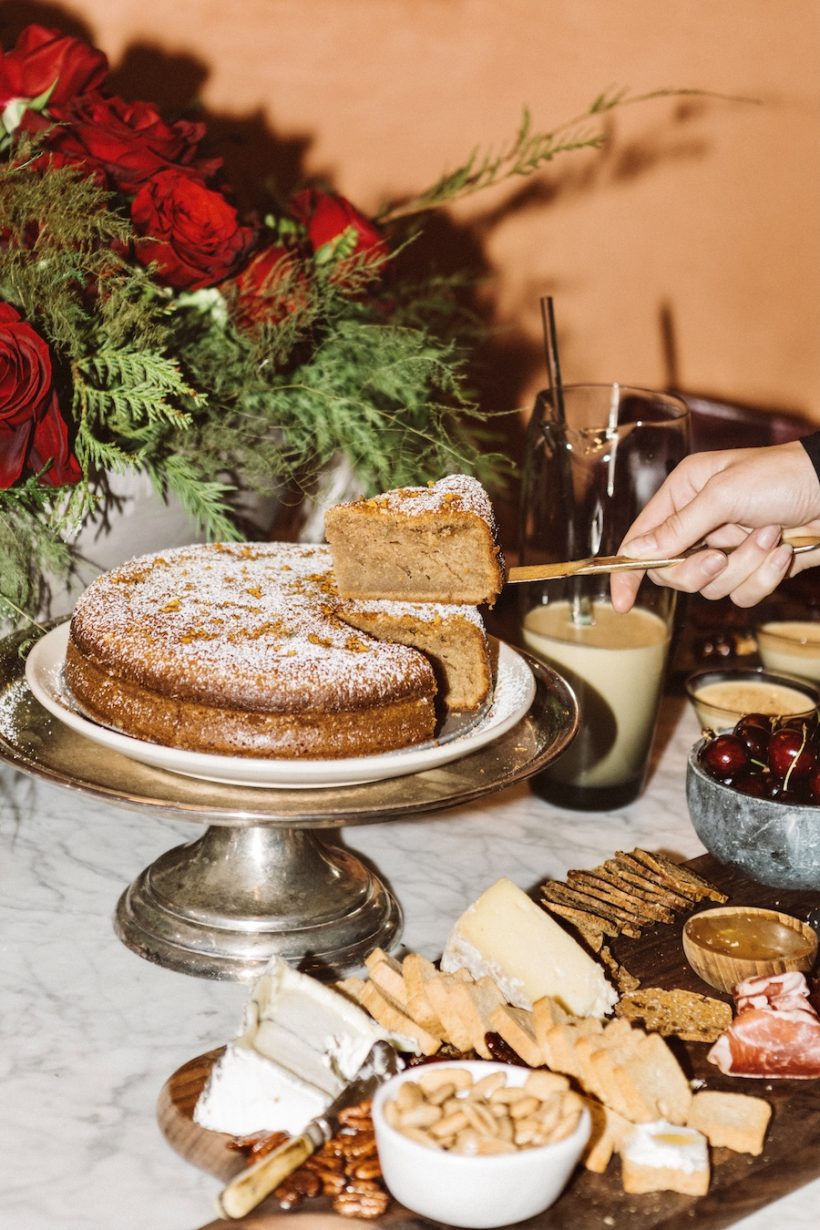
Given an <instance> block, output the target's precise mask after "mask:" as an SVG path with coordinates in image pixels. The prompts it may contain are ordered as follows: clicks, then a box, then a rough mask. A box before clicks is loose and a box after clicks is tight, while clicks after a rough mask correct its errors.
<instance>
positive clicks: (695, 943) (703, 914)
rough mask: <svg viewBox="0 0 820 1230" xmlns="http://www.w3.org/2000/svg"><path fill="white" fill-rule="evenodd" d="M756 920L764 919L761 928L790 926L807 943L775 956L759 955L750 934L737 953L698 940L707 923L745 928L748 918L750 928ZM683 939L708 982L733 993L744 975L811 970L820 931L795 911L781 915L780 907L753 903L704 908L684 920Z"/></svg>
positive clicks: (694, 966)
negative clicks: (742, 948) (744, 945)
mask: <svg viewBox="0 0 820 1230" xmlns="http://www.w3.org/2000/svg"><path fill="white" fill-rule="evenodd" d="M755 919H759V920H760V923H758V927H760V926H761V925H762V926H765V925H766V924H767V923H769V924H772V926H773V929H774V930H775V931H776V927H777V924H779V925H780V926H781V927H786V928H788V930H789V931H794V932H796V933H797V935H798V936H799V937H800V939H801V940H802V941H803V942H802V943H799V944H798V945H797V950H796V951H791V952H789V954H788V955H782V956H771V955H770V954H769V953H767V954H766V955H764V956H758V957H756V956H755V955H754V938H753V937H750V938H749V939H748V942H747V945H746V947H745V950H744V954H743V955H742V956H734V955H733V954H732V953H731V951H729V950H728V945H727V949H726V950H722V949H721V948H719V947H710V946H707V944H705V943H704V942H702V941H701V940H699V939H698V937H697V934H696V932H697V929H698V928H702V927H703V925H704V922H706V923H710V922H715V923H718V924H719V923H721V922H724V923H725V925H726V928H727V931H728V929H729V928H730V927H732V926H733V924H734V925H736V926H738V927H739V928H742V924H743V921H744V920H748V927H749V928H750V929H753V928H754V927H755ZM682 938H683V951H684V953H685V954H686V960H687V961H688V962H689V964H690V965H691V966H692V969H693V970H694V971H695V973H696V974H697V975H698V977H699V978H702V979H703V981H704V982H708V983H709V986H710V987H715V988H717V990H718V991H729V992H730V993H731V990H732V988H733V987H734V986H736V985H737V983H739V982H743V980H744V978H754V977H756V976H757V975H759V974H783V973H785V972H786V971H787V970H800V971H802V972H804V973H807V972H808V971H809V970H810V969H811V968H812V966H813V965H814V962H815V959H816V957H817V944H818V936H817V932H816V931H815V930H814V928H813V927H810V926H809V924H808V923H804V922H802V921H801V920H800V919H799V918H793V917H792V915H791V914H781V913H780V912H779V911H778V910H763V909H758V908H757V907H755V906H751V905H732V906H720V907H718V908H717V909H714V910H701V911H700V912H699V913H697V914H693V915H692V917H691V918H689V919H688V920H687V921H686V922H685V923H684V926H683V935H682Z"/></svg>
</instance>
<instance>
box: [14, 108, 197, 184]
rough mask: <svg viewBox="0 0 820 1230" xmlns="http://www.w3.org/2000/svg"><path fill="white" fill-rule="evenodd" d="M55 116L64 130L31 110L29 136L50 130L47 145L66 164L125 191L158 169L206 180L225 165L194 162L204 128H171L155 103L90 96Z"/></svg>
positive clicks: (176, 125)
mask: <svg viewBox="0 0 820 1230" xmlns="http://www.w3.org/2000/svg"><path fill="white" fill-rule="evenodd" d="M50 112H51V117H52V119H53V120H56V121H58V122H59V127H54V128H52V127H50V121H49V120H46V119H45V118H44V117H43V116H40V115H36V114H34V113H32V112H27V114H26V116H25V118H24V120H23V124H22V127H23V128H25V129H26V131H28V132H42V131H43V130H45V129H47V128H48V129H49V132H48V136H47V137H46V139H45V143H46V145H47V147H48V149H49V151H50V152H51V153H52V156H53V157H56V158H59V159H60V160H61V163H62V165H65V164H66V163H68V162H72V163H76V164H78V165H79V166H82V167H85V168H86V169H87V171H88V173H89V174H91V173H96V174H97V175H99V172H104V174H105V176H106V177H107V181H110V183H111V184H112V185H114V186H115V187H117V188H119V189H120V190H121V191H123V192H136V191H137V189H138V188H139V187H140V186H141V185H142V184H144V183H145V182H146V180H149V179H150V178H151V177H152V176H153V175H156V174H157V173H158V172H159V171H166V170H183V171H185V172H186V174H188V175H196V176H199V177H200V178H206V177H207V176H208V175H212V174H213V173H214V172H215V171H216V170H218V169H219V167H220V165H221V160H220V159H214V160H210V161H200V162H196V161H195V155H196V148H197V145H198V144H199V142H200V141H201V140H202V137H203V135H204V133H205V125H204V124H193V123H189V122H188V121H187V120H177V121H176V122H175V123H173V124H166V122H165V120H163V118H162V116H161V115H160V114H159V112H158V111H157V109H156V108H155V107H153V106H152V105H151V103H146V102H126V101H125V100H124V99H122V98H116V97H114V98H104V97H103V95H102V94H87V95H84V96H83V97H82V98H77V99H74V100H73V101H72V102H70V103H69V104H68V105H67V106H65V107H51V108H50Z"/></svg>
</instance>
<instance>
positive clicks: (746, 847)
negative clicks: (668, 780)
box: [686, 739, 820, 891]
mask: <svg viewBox="0 0 820 1230" xmlns="http://www.w3.org/2000/svg"><path fill="white" fill-rule="evenodd" d="M705 743H706V739H700V740H699V741H698V742H697V743H696V744H695V746H694V747H693V748H692V751H691V752H690V753H689V762H688V765H687V769H686V802H687V804H688V807H689V818H690V819H691V821H692V825H693V827H694V829H695V832H696V833H697V835H698V837H699V838H700V840H701V841H702V842H703V844H704V846H705V847H706V849H707V850H708V851H709V853H710V854H711V855H713V857H714V858H716V859H717V860H718V862H720V863H724V864H726V865H727V866H729V867H735V868H737V870H738V871H742V872H743V874H744V875H746V876H749V877H750V878H751V879H752V880H757V881H758V883H760V884H766V885H768V886H769V887H771V888H790V889H815V890H818V891H820V806H815V805H813V804H810V803H780V802H778V801H777V800H776V799H756V798H752V797H751V796H749V795H745V794H741V793H740V792H739V791H738V790H733V789H732V787H731V786H725V785H724V784H723V783H722V782H716V781H715V780H714V779H713V778H711V777H709V775H708V774H707V773H705V772H704V770H703V769H702V768H701V766H700V764H699V762H698V757H699V755H700V751H701V748H702V747H703V746H704V744H705Z"/></svg>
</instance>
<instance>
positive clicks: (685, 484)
mask: <svg viewBox="0 0 820 1230" xmlns="http://www.w3.org/2000/svg"><path fill="white" fill-rule="evenodd" d="M783 529H787V530H789V532H790V533H792V534H794V535H801V534H803V535H810V534H812V535H820V483H818V481H817V475H816V473H815V471H814V467H813V466H812V463H811V461H810V460H809V457H808V454H807V453H806V451H805V449H804V448H803V446H802V445H801V444H800V443H799V442H798V441H794V442H791V443H789V444H777V445H772V446H770V447H766V448H744V449H727V450H723V451H720V452H711V453H693V454H692V455H691V456H689V457H686V458H684V460H683V461H682V462H681V463H680V464H679V465H678V466H676V467H675V469H674V470H673V471H672V473H671V474H670V475H669V477H668V478H667V479H666V481H665V482H664V483H663V485H662V486H661V487H660V489H659V490H658V491H657V492H656V493H655V495H654V496H653V497H652V499H651V500H650V501H649V502H648V504H647V505H646V507H645V508H644V509H643V510H642V511H641V512H640V514H639V515H638V516H637V517H636V519H635V521H634V522H633V524H632V526H631V527H630V529H629V530H628V531H627V534H626V537H625V538H624V541H623V543H622V544H621V547H620V552H619V553H620V554H622V555H631V556H633V557H636V558H637V557H649V558H650V559H651V558H652V557H653V556H657V557H658V559H661V558H663V557H668V556H675V555H680V554H682V553H683V552H684V551H686V550H688V549H689V548H690V547H693V546H695V545H696V544H698V543H700V542H703V543H706V544H708V548H710V549H707V548H705V549H704V550H703V551H698V552H697V553H696V554H694V555H692V556H690V557H689V559H687V560H685V561H684V562H683V563H682V564H676V565H675V566H674V567H671V568H664V569H657V570H655V571H654V572H653V571H651V570H650V571H649V576H650V577H651V578H652V580H653V581H655V582H656V583H657V584H658V585H666V586H669V587H670V588H672V589H678V590H683V591H686V592H688V593H696V592H700V593H701V594H703V596H704V597H705V598H712V599H716V598H725V597H727V596H729V597H731V599H732V601H733V602H734V603H735V604H736V605H737V606H742V607H748V606H754V605H755V603H757V602H760V601H761V600H762V599H763V598H765V597H766V596H767V595H768V594H770V593H771V592H772V591H773V590H774V589H776V588H777V586H778V585H779V584H780V582H781V581H782V580H783V578H784V577H785V576H786V575H787V574H788V575H794V574H796V573H798V572H801V571H803V569H805V568H811V567H812V566H814V565H817V564H820V548H818V550H817V551H809V552H806V553H805V554H803V555H798V556H795V555H794V553H793V552H792V549H791V547H789V546H788V545H786V544H783V543H781V541H780V538H781V532H782V530H783ZM720 548H732V553H731V555H726V554H724V552H723V551H722V550H720ZM643 576H644V573H643V572H619V573H613V574H612V576H611V579H610V589H611V595H612V605H613V607H614V608H615V610H616V611H628V610H629V609H630V607H631V606H632V605H633V603H634V601H635V595H636V594H637V592H638V586H639V585H640V583H641V580H642V578H643Z"/></svg>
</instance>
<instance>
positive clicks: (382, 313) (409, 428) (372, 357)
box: [0, 25, 632, 619]
mask: <svg viewBox="0 0 820 1230" xmlns="http://www.w3.org/2000/svg"><path fill="white" fill-rule="evenodd" d="M107 75H108V64H107V60H106V57H105V55H104V54H103V53H102V52H101V51H99V50H97V49H96V48H94V47H92V46H90V45H88V44H87V43H84V42H82V41H81V40H78V39H75V38H72V37H69V36H66V35H64V34H62V33H60V32H59V31H58V30H52V29H46V28H44V27H42V26H37V25H33V26H29V27H28V28H27V29H26V30H24V31H23V33H22V34H21V35H20V37H19V39H18V40H17V43H16V45H15V46H14V47H12V48H10V49H8V50H5V51H3V50H0V616H9V615H11V616H12V618H16V619H19V618H22V617H29V618H30V617H31V616H32V615H33V614H34V613H35V612H36V611H37V610H39V609H41V607H42V603H43V600H44V592H43V591H44V578H45V577H46V576H52V577H53V576H58V577H59V576H60V575H61V574H65V573H66V572H67V571H68V570H70V568H71V565H72V548H71V542H72V539H73V536H74V535H75V534H76V532H77V529H78V527H80V526H81V525H82V524H83V522H84V520H85V519H86V518H87V517H88V516H89V514H91V513H92V512H93V511H94V510H95V508H98V507H99V506H100V504H104V502H105V500H106V493H107V491H108V486H107V483H108V476H109V475H111V474H117V473H122V472H127V471H138V472H141V473H143V474H145V475H148V476H149V477H150V479H151V481H152V483H153V484H154V486H155V487H156V489H157V491H159V492H160V493H162V494H163V495H164V496H173V497H174V498H175V499H176V500H178V501H179V502H180V503H181V504H182V505H183V507H184V508H185V509H186V510H187V511H188V513H189V514H191V515H192V517H193V518H194V520H195V521H196V522H197V523H198V524H199V525H200V527H201V528H202V530H203V531H204V532H205V533H206V534H207V535H208V536H211V537H214V536H217V537H221V538H224V539H230V538H236V537H238V536H239V535H240V531H239V529H238V528H237V524H236V522H235V520H234V519H233V517H232V505H231V500H232V495H233V493H234V492H236V491H237V490H257V491H266V490H270V488H271V487H272V486H273V485H274V484H282V483H290V484H294V483H295V484H301V485H302V486H303V485H304V484H306V483H309V482H310V480H311V478H312V477H313V476H315V475H316V474H317V473H318V472H320V471H321V470H322V469H323V467H325V466H326V465H327V464H328V463H329V462H330V461H331V460H332V459H334V458H336V457H338V456H339V455H340V454H341V455H343V456H344V457H345V458H346V459H347V462H348V464H349V467H350V470H351V471H352V473H353V475H354V476H355V479H356V481H357V482H358V484H359V485H360V487H361V489H362V490H364V491H372V490H376V489H379V488H384V487H388V486H391V485H395V484H402V483H406V482H413V483H417V482H420V481H425V480H426V479H428V478H434V477H438V476H440V475H441V474H442V473H445V472H448V471H452V470H464V471H468V472H472V473H477V474H479V476H481V477H483V478H484V479H485V480H488V479H490V480H491V476H492V473H493V470H494V467H495V465H496V463H497V461H498V458H497V457H496V456H495V455H493V454H491V453H489V452H488V438H489V424H488V421H487V419H488V416H487V415H486V414H483V413H482V412H481V410H480V409H479V407H478V406H476V405H475V404H474V402H473V400H472V398H471V395H470V391H469V388H468V385H467V379H466V375H465V366H464V359H465V353H464V351H463V349H462V345H463V343H464V342H465V340H466V339H467V338H468V336H469V334H468V332H467V331H466V322H465V318H464V316H463V315H460V312H459V308H458V306H457V302H458V300H457V295H456V293H455V285H454V281H453V280H448V279H445V278H443V277H436V276H432V275H431V276H430V277H428V278H426V279H422V280H418V279H416V280H415V281H414V282H413V283H412V284H410V283H409V282H408V281H407V280H406V279H405V278H403V277H401V276H399V275H398V274H397V272H396V269H397V261H396V257H397V254H398V253H400V252H401V251H402V249H403V248H404V247H405V246H406V245H408V244H410V243H413V242H415V240H416V239H417V238H418V235H419V230H420V223H419V219H420V218H423V217H424V216H425V214H426V213H427V212H428V211H429V210H431V209H435V208H437V207H439V206H441V205H444V204H446V203H448V202H450V201H452V200H455V199H457V198H459V197H462V196H464V195H466V194H468V193H471V192H475V191H477V190H479V189H482V188H485V187H488V186H490V185H492V184H496V183H498V182H500V181H502V180H503V179H505V178H508V177H510V176H514V175H527V174H529V173H531V172H532V171H534V170H535V169H536V168H538V167H539V166H542V165H543V164H544V163H545V162H547V161H549V160H550V159H552V158H553V157H554V156H555V155H556V154H557V153H559V152H561V151H565V150H571V149H579V148H584V147H596V146H599V145H600V144H601V143H602V141H603V133H602V131H600V130H599V129H598V128H592V129H590V128H588V127H584V126H583V124H582V122H581V121H583V120H584V119H585V118H588V117H592V116H594V117H597V116H598V115H599V114H600V113H602V112H604V111H607V110H609V109H611V108H612V107H613V106H615V105H617V104H619V103H620V102H623V101H625V96H624V95H623V94H622V93H621V94H613V95H610V96H607V97H602V98H600V99H598V100H596V102H595V103H594V104H593V105H592V107H591V108H590V110H589V112H588V117H581V120H579V121H575V122H571V123H568V124H565V125H562V126H561V127H560V128H558V129H556V130H554V131H552V132H548V133H537V132H533V131H532V130H531V127H530V122H529V117H528V115H527V114H526V113H525V115H524V120H523V122H522V124H521V127H520V129H519V131H518V133H517V136H516V137H515V139H514V141H513V142H512V143H511V145H510V147H509V149H507V150H506V151H504V152H502V153H501V154H498V155H496V156H492V155H489V154H488V155H486V156H482V155H480V154H478V153H476V154H474V155H473V156H472V157H471V158H470V159H468V161H467V162H466V163H465V165H464V166H462V167H460V168H458V169H457V170H456V171H455V172H453V173H451V174H448V175H445V176H444V177H443V178H442V179H441V180H440V181H439V182H438V183H437V184H435V185H434V186H433V187H432V188H431V189H430V190H429V191H428V192H425V193H423V194H421V195H420V196H419V197H417V198H415V199H414V200H412V201H408V202H404V203H401V204H398V205H394V206H388V207H387V208H385V210H383V211H382V212H381V214H380V215H379V217H378V218H376V219H369V218H367V217H365V216H364V215H363V214H362V213H360V212H359V211H358V210H357V209H356V208H355V207H354V206H353V205H352V204H350V202H348V201H346V200H345V199H344V198H343V197H341V196H339V195H338V194H336V193H333V192H331V191H326V190H323V189H321V188H319V187H314V186H310V187H305V188H303V189H300V190H298V191H296V192H295V194H293V195H292V196H290V198H289V199H287V200H285V201H270V202H262V203H260V206H259V208H258V209H257V210H255V211H254V212H253V213H249V214H248V216H243V215H241V214H240V212H239V210H238V208H237V206H236V205H235V204H234V203H233V199H232V193H231V189H230V186H229V185H228V184H227V183H226V182H224V178H223V175H222V170H221V166H222V164H221V161H220V159H219V158H218V157H217V156H215V155H214V153H213V151H211V150H210V149H209V148H208V144H207V132H206V128H205V126H204V125H203V124H202V123H199V122H193V121H191V120H187V119H174V120H167V119H165V118H163V116H161V115H160V114H159V112H158V111H157V109H156V108H155V107H154V106H153V105H152V104H151V103H150V102H144V101H126V100H125V99H123V98H120V97H117V96H115V95H113V94H111V93H110V92H108V91H107V90H106V80H107ZM630 101H632V100H631V99H630Z"/></svg>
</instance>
